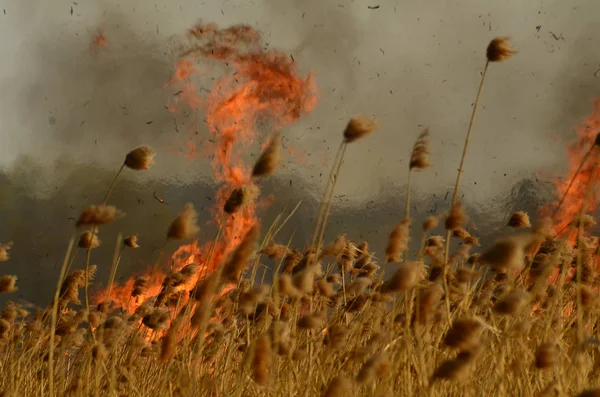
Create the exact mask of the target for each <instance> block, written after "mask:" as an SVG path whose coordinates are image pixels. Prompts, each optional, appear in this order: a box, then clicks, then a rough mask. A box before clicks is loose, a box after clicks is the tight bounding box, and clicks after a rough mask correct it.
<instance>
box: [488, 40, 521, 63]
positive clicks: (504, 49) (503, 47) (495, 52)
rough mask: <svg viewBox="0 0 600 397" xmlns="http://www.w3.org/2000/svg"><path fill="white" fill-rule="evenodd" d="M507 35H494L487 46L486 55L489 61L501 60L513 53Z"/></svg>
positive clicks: (514, 52)
mask: <svg viewBox="0 0 600 397" xmlns="http://www.w3.org/2000/svg"><path fill="white" fill-rule="evenodd" d="M509 39H510V38H509V37H496V38H495V39H493V40H492V41H490V44H489V45H488V47H487V52H486V56H487V59H488V61H489V62H502V61H505V60H507V59H508V58H510V57H512V56H513V55H515V54H516V53H517V52H516V51H514V50H513V49H512V48H511V46H510V43H509V42H508V40H509Z"/></svg>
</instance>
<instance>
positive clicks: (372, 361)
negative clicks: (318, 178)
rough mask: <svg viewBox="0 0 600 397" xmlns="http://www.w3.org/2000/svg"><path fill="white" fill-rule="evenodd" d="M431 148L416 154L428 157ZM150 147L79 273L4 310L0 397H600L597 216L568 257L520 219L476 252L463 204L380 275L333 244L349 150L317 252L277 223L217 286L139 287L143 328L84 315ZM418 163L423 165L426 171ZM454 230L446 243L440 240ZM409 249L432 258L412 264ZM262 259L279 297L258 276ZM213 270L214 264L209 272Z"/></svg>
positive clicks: (193, 273)
mask: <svg viewBox="0 0 600 397" xmlns="http://www.w3.org/2000/svg"><path fill="white" fill-rule="evenodd" d="M498 44H502V45H500V46H498ZM492 49H495V51H496V52H495V53H493V54H492V55H494V59H490V60H489V62H497V61H499V60H503V59H505V58H506V57H508V56H509V55H512V52H511V51H512V50H510V48H508V47H506V43H505V42H497V43H496V47H494V48H492ZM502 51H503V52H502ZM509 52H510V54H509ZM489 54H490V53H489V51H488V56H489ZM357 120H362V119H353V121H351V123H350V124H349V127H348V128H347V129H346V131H345V132H344V138H343V139H344V140H345V141H344V142H343V143H342V146H341V147H345V145H346V144H347V143H348V142H352V141H354V140H357V139H358V138H362V137H364V136H366V135H368V133H370V132H372V130H373V128H374V124H372V123H371V122H369V123H366V122H362V121H361V122H360V123H358V122H357ZM353 123H354V124H353ZM351 127H352V128H351ZM423 137H424V135H422V136H421V138H422V139H421V138H420V141H418V142H417V145H416V147H422V150H421V156H425V155H426V154H428V143H427V142H426V141H425V138H423ZM425 137H427V135H425ZM273 142H278V137H276V138H274V140H273ZM419 142H420V143H419ZM419 145H420V146H419ZM142 148H143V149H140V148H138V149H136V150H134V151H133V152H130V154H128V155H127V158H126V160H125V163H124V165H123V166H122V167H121V169H120V170H119V172H118V173H117V176H116V177H115V180H114V181H113V182H112V183H111V186H110V188H109V193H108V194H107V196H106V198H105V200H104V202H103V204H102V205H99V206H92V207H90V208H88V209H86V210H85V211H84V212H83V214H82V217H81V218H80V224H81V225H89V226H91V227H92V229H91V230H90V231H85V232H84V233H83V234H82V235H81V237H80V238H79V243H78V245H79V247H81V248H83V249H85V250H86V252H87V257H86V262H85V268H84V269H75V270H73V269H70V266H71V264H72V262H73V259H71V258H72V254H71V251H72V249H73V246H74V245H75V238H73V239H72V240H71V242H70V244H69V247H68V249H67V252H66V254H65V259H64V262H63V266H62V268H61V271H60V274H58V275H57V278H58V280H57V289H56V293H55V296H54V297H53V299H51V301H50V304H49V305H48V308H47V309H46V310H41V311H39V312H37V313H28V312H27V311H25V310H24V309H23V308H21V307H20V306H19V305H17V304H15V303H12V302H9V303H7V304H6V305H5V307H4V309H3V310H2V312H1V314H0V357H1V358H2V361H1V363H0V369H1V370H2V373H3V374H4V376H2V377H1V378H0V396H4V397H8V396H36V395H40V396H47V395H50V396H161V397H163V396H169V397H170V396H326V397H334V396H343V397H351V396H374V397H380V396H381V397H383V396H484V395H488V396H574V395H580V396H597V395H600V389H598V387H599V385H600V380H599V379H600V378H599V375H600V351H599V346H600V340H599V339H598V338H597V332H598V331H597V325H598V322H599V321H600V305H599V303H600V301H599V300H598V294H597V292H596V290H597V288H598V284H599V282H600V278H599V277H598V275H597V272H596V267H597V263H598V252H599V249H598V247H599V244H598V239H597V238H595V237H592V236H590V235H589V234H588V232H587V231H586V230H585V228H586V227H588V226H589V225H591V224H592V222H591V221H592V219H591V218H589V217H588V216H587V215H586V214H584V213H583V211H581V213H580V215H579V218H578V219H576V220H575V221H574V222H573V223H572V227H571V229H572V230H571V231H573V230H574V229H578V234H577V238H576V239H575V241H576V243H573V242H572V241H568V240H565V239H562V238H560V237H557V236H551V235H550V233H549V232H548V224H547V223H546V221H540V222H539V223H538V224H534V225H533V227H531V229H529V227H530V221H529V217H528V216H527V214H525V213H522V212H519V213H515V214H513V215H512V216H511V218H510V219H511V220H510V221H509V225H510V226H512V227H514V228H517V229H520V232H519V234H514V235H511V236H508V237H506V236H504V237H503V238H500V239H498V241H497V242H496V243H495V244H493V245H492V246H490V247H483V248H482V249H481V254H471V252H470V251H471V250H472V249H476V248H477V247H478V245H479V243H478V239H477V236H474V235H472V234H471V233H472V232H467V230H466V229H464V228H465V227H466V226H467V223H468V217H467V214H466V213H465V210H464V208H463V207H462V206H461V205H460V204H459V203H458V202H456V201H453V203H452V207H451V208H450V212H449V213H448V214H445V215H444V214H438V215H436V216H435V217H430V218H428V219H427V220H426V221H425V222H424V224H423V226H422V228H414V229H411V228H410V227H409V226H410V225H411V219H410V217H408V216H407V217H406V218H404V219H402V220H400V222H399V223H398V226H397V227H396V228H395V229H394V230H393V231H392V233H391V235H390V236H389V241H388V249H387V252H386V257H385V258H383V259H384V260H385V265H386V266H385V268H380V266H379V265H378V264H377V258H376V257H375V255H374V254H373V253H372V252H370V251H369V245H368V244H367V243H366V242H353V241H350V240H349V239H348V238H347V237H346V236H339V237H338V238H336V239H335V240H334V241H331V243H330V244H329V245H327V244H322V241H321V239H322V235H323V231H324V229H325V226H326V219H327V213H328V211H329V206H330V205H331V196H332V195H333V189H334V187H335V186H334V180H335V178H336V177H337V174H338V173H339V168H340V166H341V158H342V157H343V152H341V154H339V155H338V156H339V157H338V159H337V160H338V161H336V162H334V166H333V172H332V175H333V177H332V178H333V179H330V180H328V187H327V189H326V194H325V198H324V200H323V202H322V203H321V214H320V217H319V220H318V222H317V225H316V227H315V232H314V236H313V242H312V245H311V247H309V248H308V249H299V248H293V246H290V242H287V244H286V242H276V241H273V236H275V235H276V233H274V232H273V230H275V227H274V226H272V227H271V228H268V231H267V232H266V234H265V235H264V236H261V234H260V232H259V231H260V230H261V228H259V227H258V225H256V226H254V227H251V228H249V229H248V230H247V231H246V232H245V234H244V235H243V236H242V239H241V243H240V244H239V245H238V246H237V247H236V248H235V249H233V250H232V252H231V253H230V255H229V257H226V258H224V259H223V260H222V261H221V262H220V265H221V266H219V267H217V270H215V271H213V272H207V269H206V266H204V264H203V263H198V264H188V265H187V266H185V263H183V264H180V266H179V265H178V266H174V267H171V269H169V273H168V274H167V275H166V277H165V279H164V280H163V282H162V285H161V288H160V292H159V293H158V294H156V296H151V295H152V294H150V293H149V292H148V291H149V289H150V287H151V280H149V279H148V278H144V277H140V278H138V279H137V280H135V283H134V284H133V285H132V288H131V292H130V295H131V297H130V299H131V300H133V301H134V302H137V303H138V305H137V309H136V310H135V313H128V312H127V311H125V310H123V309H122V308H120V307H116V306H115V305H113V304H111V302H110V300H107V301H106V302H102V303H100V304H97V305H92V304H89V305H86V307H84V305H83V304H82V301H81V299H80V297H79V295H80V292H81V290H82V289H84V288H85V289H86V290H87V287H88V285H89V283H91V282H92V281H93V279H94V274H95V267H94V266H90V265H89V263H90V255H91V252H92V250H93V249H102V248H101V246H100V241H99V240H98V238H97V236H96V233H97V231H98V229H99V228H101V227H102V225H104V224H106V223H109V222H113V221H115V220H116V217H117V215H118V214H119V213H118V211H117V210H116V209H115V208H114V207H111V206H108V205H107V204H106V201H107V199H108V197H109V195H110V193H111V192H112V189H113V187H114V184H115V182H116V180H117V177H118V175H119V174H120V173H121V171H122V170H123V168H124V167H127V168H130V169H133V170H145V169H148V168H149V167H150V165H151V164H152V161H153V156H154V152H153V151H152V150H151V149H149V148H146V147H142ZM417 154H419V153H417ZM278 156H279V152H278V149H277V148H276V147H275V146H272V145H271V146H270V147H268V148H267V149H266V151H265V152H264V154H263V156H262V157H260V158H259V161H258V164H257V165H256V166H255V168H254V173H255V175H254V176H268V175H270V174H272V173H273V172H274V171H275V169H276V165H277V163H278V162H279V160H278ZM414 156H415V152H413V157H414ZM416 160H418V161H419V162H418V165H419V166H418V167H417V166H416V165H415V167H414V168H425V165H428V164H429V163H428V160H427V158H426V157H422V158H419V159H416ZM416 160H415V161H416ZM462 160H464V156H463V159H462ZM462 160H461V167H460V168H461V171H460V172H462ZM411 168H413V167H412V166H411ZM457 188H458V182H457ZM589 189H591V186H590V188H589ZM255 193H256V192H255V189H254V187H253V185H250V186H249V187H241V188H238V189H236V190H234V191H233V192H232V193H231V195H230V196H229V198H228V199H227V201H226V202H225V203H223V205H224V208H223V209H224V213H225V215H224V216H223V220H222V221H221V223H220V225H219V231H221V228H223V227H226V226H223V225H226V224H227V222H228V221H229V219H230V217H231V216H234V215H235V216H242V215H241V213H242V211H243V209H244V208H245V207H246V206H247V205H249V203H251V202H253V201H254V200H255V199H256V197H255ZM407 215H408V213H407ZM196 216H197V214H196V212H195V210H194V208H193V206H192V205H188V206H186V208H185V209H184V211H183V212H182V213H181V214H180V216H179V217H178V218H176V219H175V221H174V222H173V224H172V225H170V227H169V225H163V226H164V227H165V229H166V231H167V236H168V238H171V239H177V240H181V239H188V238H191V237H193V236H194V235H195V234H196V233H197V231H198V228H197V226H196ZM441 219H445V222H444V223H442V224H440V222H439V220H441ZM281 227H282V226H278V228H277V230H279V229H280V228H281ZM264 229H266V228H263V230H264ZM444 229H445V230H446V232H447V238H446V239H444V238H443V237H442V236H439V235H436V233H443V232H444ZM523 229H526V230H523ZM413 233H416V235H412V234H413ZM570 235H571V234H570ZM219 238H220V233H217V235H216V237H215V241H213V245H212V248H214V246H215V244H214V243H216V241H217V240H218V239H219ZM411 239H412V240H414V241H420V242H421V243H420V251H419V254H418V257H417V258H416V259H412V260H409V258H407V255H406V254H405V252H406V248H407V244H408V241H409V240H411ZM451 239H453V241H452V242H451V241H450V240H451ZM456 241H458V242H459V243H460V244H458V245H455V244H453V242H456ZM142 242H143V239H142ZM11 245H12V243H10V244H3V245H2V244H0V261H7V260H9V259H10V258H9V256H8V250H9V249H10V247H11ZM322 245H323V246H324V248H322V249H321V246H322ZM141 246H142V248H140V244H139V241H138V235H132V236H129V237H127V238H125V239H124V240H122V239H121V235H119V236H118V238H117V248H116V250H115V255H114V259H113V263H112V268H111V269H112V270H111V276H110V280H109V289H110V286H112V282H113V280H114V276H115V273H116V271H117V267H118V264H119V261H120V259H121V256H122V255H123V254H126V253H127V252H126V250H127V249H130V248H138V249H143V244H141ZM212 248H211V249H212ZM449 251H450V252H449ZM267 257H268V258H269V259H270V260H272V261H273V263H274V266H273V267H272V269H271V272H272V273H273V283H272V285H265V284H264V283H263V281H262V280H257V279H256V277H255V276H256V274H257V272H256V267H257V266H259V265H260V264H261V263H262V261H263V260H264V259H266V258H267ZM73 258H74V256H73ZM212 258H213V252H211V251H209V252H208V254H207V255H206V258H204V259H205V260H211V259H212ZM384 270H385V271H384ZM207 273H208V274H207ZM384 273H385V274H384ZM557 275H558V276H557ZM17 281H18V280H17V278H16V277H15V276H10V275H6V276H3V277H1V278H0V293H6V294H10V293H12V292H14V291H16V290H17V284H18V283H17ZM109 295H110V291H109ZM86 300H87V294H86ZM88 307H89V308H88Z"/></svg>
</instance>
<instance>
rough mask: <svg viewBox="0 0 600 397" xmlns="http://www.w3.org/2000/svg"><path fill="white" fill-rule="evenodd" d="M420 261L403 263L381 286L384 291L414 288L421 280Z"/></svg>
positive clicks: (391, 291) (392, 291)
mask: <svg viewBox="0 0 600 397" xmlns="http://www.w3.org/2000/svg"><path fill="white" fill-rule="evenodd" d="M420 269H421V266H420V264H419V263H418V262H409V263H402V264H401V265H400V266H399V267H398V270H396V271H395V272H394V274H393V275H392V277H391V278H390V279H389V280H387V281H386V282H385V283H383V285H382V286H381V292H382V293H394V292H401V291H406V290H408V289H410V288H412V287H413V286H414V285H415V284H416V283H417V281H418V280H419V270H420Z"/></svg>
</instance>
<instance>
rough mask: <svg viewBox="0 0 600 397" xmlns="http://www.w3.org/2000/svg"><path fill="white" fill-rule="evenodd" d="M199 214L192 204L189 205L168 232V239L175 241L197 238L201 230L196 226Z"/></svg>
mask: <svg viewBox="0 0 600 397" xmlns="http://www.w3.org/2000/svg"><path fill="white" fill-rule="evenodd" d="M197 220H198V213H197V212H196V209H195V208H194V205H193V204H192V203H188V204H186V205H185V207H184V208H183V211H182V212H181V213H180V214H179V216H177V218H175V220H174V221H173V222H172V223H171V226H170V227H169V231H168V232H167V238H170V239H174V240H188V239H191V238H193V237H195V236H196V235H197V234H198V232H200V228H199V227H198V225H197V224H196V222H197Z"/></svg>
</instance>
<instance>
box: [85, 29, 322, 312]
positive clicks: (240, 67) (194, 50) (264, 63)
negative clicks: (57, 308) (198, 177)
mask: <svg viewBox="0 0 600 397" xmlns="http://www.w3.org/2000/svg"><path fill="white" fill-rule="evenodd" d="M188 39H189V46H188V48H186V49H185V50H184V53H183V55H182V57H181V59H180V60H179V61H178V63H177V65H176V69H175V73H174V75H173V77H172V78H171V79H170V80H169V81H168V82H167V83H166V88H168V89H174V90H176V92H177V94H176V95H175V96H173V98H174V99H173V103H169V104H168V105H167V107H168V109H170V110H171V111H172V112H178V111H179V110H180V108H181V107H186V108H188V109H190V110H199V109H204V111H205V120H204V122H205V124H206V125H207V126H208V132H209V134H210V135H211V138H212V139H210V140H205V141H204V142H203V144H202V145H201V149H198V147H197V145H196V142H194V141H190V142H187V143H186V150H185V152H186V153H190V154H197V153H201V152H203V153H205V154H206V155H207V156H210V157H211V158H212V161H211V166H212V170H213V172H214V175H215V179H216V181H217V183H219V184H220V187H219V189H218V190H217V193H216V204H215V207H214V208H213V209H212V215H213V219H214V221H215V223H217V224H220V222H222V220H223V219H224V210H223V205H224V203H225V201H226V200H227V198H228V197H229V194H230V193H231V192H232V191H233V189H235V188H237V187H240V186H244V185H248V184H251V183H253V182H252V180H251V178H250V172H251V167H250V166H249V165H248V164H245V163H244V161H243V159H242V157H241V156H242V154H243V153H244V152H247V151H248V150H249V146H250V145H252V144H253V143H254V142H255V141H256V140H257V139H258V138H259V137H260V132H261V130H265V129H266V130H268V132H269V133H270V134H273V133H276V132H278V131H280V130H281V129H282V128H283V127H285V126H287V125H289V124H292V123H293V122H295V121H296V120H297V119H298V118H299V117H300V116H302V115H303V114H307V113H309V112H311V111H312V110H313V109H314V107H315V105H316V85H315V82H314V79H313V77H312V76H311V75H308V76H307V77H305V78H302V77H300V76H299V73H298V71H297V69H296V64H295V62H294V60H293V59H291V57H289V56H287V55H286V54H284V53H283V52H280V51H277V50H265V49H264V48H265V46H264V43H263V41H262V38H261V35H260V33H259V32H257V31H256V30H255V29H253V28H252V27H250V26H247V25H236V26H232V27H230V28H226V29H220V28H219V27H218V26H217V25H216V24H212V23H209V24H204V23H199V24H198V25H196V26H194V27H193V28H192V29H190V31H189V32H188ZM198 60H203V61H207V60H209V61H216V62H218V63H220V64H222V65H225V71H224V73H223V75H222V77H220V78H218V79H217V80H216V81H215V83H214V84H213V86H212V88H211V89H210V91H209V92H208V94H207V95H206V96H202V95H200V90H198V88H197V87H196V85H195V84H194V77H195V76H196V75H198V74H200V73H199V72H198V63H197V61H198ZM259 127H260V128H259ZM270 200H272V198H270V197H267V198H263V199H262V200H260V201H258V204H257V203H252V204H250V205H249V206H247V207H246V208H245V209H244V210H243V211H242V212H241V213H237V214H235V216H233V217H230V218H229V219H228V220H227V222H226V224H225V225H223V226H224V227H223V229H222V234H221V238H220V239H219V240H218V241H217V242H216V245H215V247H214V250H213V252H212V254H210V255H209V249H210V246H211V245H212V242H207V243H205V244H199V243H198V242H197V241H196V242H193V243H192V244H189V245H184V246H181V247H180V248H179V249H178V250H177V251H176V252H175V253H174V254H173V255H172V258H171V262H172V270H174V271H178V270H181V269H182V268H183V267H185V266H186V265H188V264H192V263H194V264H197V265H199V269H200V270H199V272H198V273H197V276H196V277H195V278H194V279H193V280H191V281H188V282H186V283H185V284H184V285H183V286H181V287H179V290H180V291H181V290H182V289H183V290H187V291H189V290H191V289H192V288H193V286H194V285H195V284H196V282H197V279H198V277H201V276H203V275H205V274H207V273H208V272H210V271H212V270H213V269H215V268H216V267H217V266H219V264H221V263H222V262H223V259H224V257H226V256H227V255H228V254H229V253H230V252H231V250H233V249H234V248H235V247H236V246H237V245H238V244H239V241H240V237H241V236H243V235H244V234H245V233H246V232H247V231H248V230H250V228H252V227H253V226H254V225H256V224H257V222H258V218H257V215H256V209H257V206H260V205H268V203H269V201H270ZM165 276H166V274H165V272H164V271H162V270H161V269H159V268H152V269H148V270H147V271H146V272H145V277H147V278H148V279H149V281H150V288H149V289H148V291H147V293H146V294H145V295H144V296H141V297H138V298H137V299H134V298H131V292H132V288H133V283H134V278H130V279H129V280H128V281H126V282H125V283H124V284H122V285H119V286H113V287H112V290H111V297H110V299H111V301H112V302H113V303H114V304H116V305H117V306H120V307H123V308H124V309H126V310H127V311H129V312H133V311H135V309H136V308H137V307H138V306H139V305H140V304H141V303H142V302H143V301H144V300H146V299H149V298H151V297H155V296H156V295H158V294H159V293H160V291H161V286H162V282H163V280H164V278H165ZM97 297H98V298H99V299H97V300H103V299H105V298H106V292H101V293H100V294H98V295H97ZM186 299H187V298H186ZM184 303H185V302H182V304H184ZM180 306H181V305H180Z"/></svg>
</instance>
